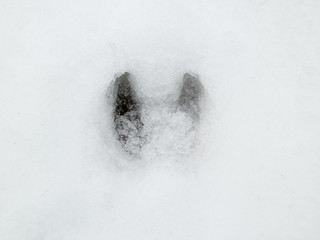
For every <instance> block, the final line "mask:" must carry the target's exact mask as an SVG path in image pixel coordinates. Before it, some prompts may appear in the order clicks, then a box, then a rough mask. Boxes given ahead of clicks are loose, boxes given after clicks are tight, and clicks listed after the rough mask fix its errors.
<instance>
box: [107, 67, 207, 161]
mask: <svg viewBox="0 0 320 240" xmlns="http://www.w3.org/2000/svg"><path fill="white" fill-rule="evenodd" d="M202 92H203V86H202V84H201V82H200V80H199V78H198V77H197V76H195V75H191V74H188V73H186V74H184V77H183V84H182V88H181V91H180V95H179V98H178V101H177V109H179V110H180V111H183V112H185V113H186V114H187V115H189V116H190V117H191V118H192V119H193V120H194V121H196V122H198V121H199V115H200V98H201V95H202ZM113 96H114V110H113V119H114V128H115V132H116V135H117V138H118V140H119V142H120V144H121V145H122V147H123V148H124V150H125V151H127V152H128V153H130V154H133V155H137V154H139V151H140V150H141V147H142V144H143V137H142V130H143V126H144V124H143V122H142V120H141V102H140V100H139V98H138V97H137V93H136V91H135V89H134V86H133V82H132V80H131V75H130V74H129V73H128V72H125V73H123V74H122V75H121V76H119V77H117V78H116V80H115V83H114V89H113Z"/></svg>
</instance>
